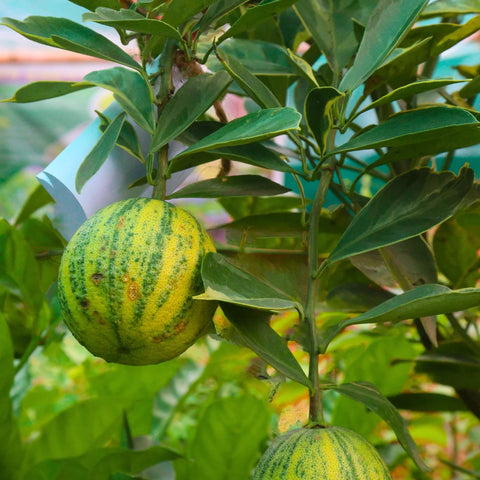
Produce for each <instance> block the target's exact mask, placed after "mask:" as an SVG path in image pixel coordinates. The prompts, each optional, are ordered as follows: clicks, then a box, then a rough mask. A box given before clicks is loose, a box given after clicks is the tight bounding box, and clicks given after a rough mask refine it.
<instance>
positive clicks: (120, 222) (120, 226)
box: [117, 215, 125, 230]
mask: <svg viewBox="0 0 480 480" xmlns="http://www.w3.org/2000/svg"><path fill="white" fill-rule="evenodd" d="M124 223H125V216H124V215H122V216H121V217H120V218H119V219H118V222H117V228H118V229H119V230H120V229H121V228H122V227H123V224H124Z"/></svg>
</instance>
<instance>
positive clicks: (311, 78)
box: [286, 49, 320, 88]
mask: <svg viewBox="0 0 480 480" xmlns="http://www.w3.org/2000/svg"><path fill="white" fill-rule="evenodd" d="M286 55H287V58H288V59H289V60H290V62H291V63H292V65H293V66H294V67H295V68H296V69H297V70H298V73H299V74H300V75H301V76H302V77H303V78H305V80H307V81H308V82H309V83H310V85H311V86H312V87H313V88H315V87H319V86H320V85H319V84H318V82H317V79H316V77H315V73H314V71H313V68H312V67H311V65H310V64H309V63H308V62H307V61H306V60H304V59H303V58H302V57H299V56H298V55H295V53H293V52H292V51H291V50H290V49H288V50H287V52H286Z"/></svg>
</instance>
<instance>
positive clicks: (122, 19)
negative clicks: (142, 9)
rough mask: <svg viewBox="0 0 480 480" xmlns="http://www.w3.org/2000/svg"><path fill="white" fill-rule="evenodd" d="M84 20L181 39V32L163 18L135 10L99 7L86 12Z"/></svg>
mask: <svg viewBox="0 0 480 480" xmlns="http://www.w3.org/2000/svg"><path fill="white" fill-rule="evenodd" d="M82 19H83V21H84V22H88V21H91V22H96V23H100V24H102V25H108V26H109V27H114V28H123V29H125V30H131V31H133V32H138V33H148V34H150V35H159V36H163V37H169V38H174V39H175V40H178V41H181V40H182V36H181V34H180V32H179V31H178V30H177V29H176V28H174V27H172V26H171V25H169V24H168V23H166V22H163V21H162V20H157V19H150V18H145V17H144V16H143V15H141V14H139V13H137V12H135V11H133V10H120V11H118V10H113V9H111V8H102V7H100V8H97V9H96V10H95V13H84V14H83V17H82Z"/></svg>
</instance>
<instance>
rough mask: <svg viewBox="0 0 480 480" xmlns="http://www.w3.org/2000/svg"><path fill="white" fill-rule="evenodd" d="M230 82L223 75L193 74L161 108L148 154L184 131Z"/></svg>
mask: <svg viewBox="0 0 480 480" xmlns="http://www.w3.org/2000/svg"><path fill="white" fill-rule="evenodd" d="M230 82H231V78H230V75H228V73H227V72H218V73H216V74H214V75H197V76H195V77H191V78H190V79H188V81H187V82H185V84H184V85H182V87H180V88H179V89H178V91H177V92H176V93H175V95H174V96H173V97H172V98H171V100H170V101H169V102H168V103H167V105H166V106H165V108H164V109H163V111H162V113H161V115H160V117H159V119H158V122H157V128H156V130H155V132H154V134H153V139H152V144H151V145H150V152H155V151H156V150H158V149H160V148H161V147H162V146H164V145H166V144H167V143H168V142H170V141H171V140H174V139H175V138H176V137H177V136H178V135H179V134H180V133H182V132H183V131H184V130H185V129H186V128H188V127H189V126H190V125H191V124H192V123H193V122H194V121H195V120H196V119H197V118H198V117H199V116H200V115H202V113H204V112H205V111H206V110H207V109H208V108H210V106H211V105H212V104H213V103H214V102H215V100H217V98H218V97H219V96H220V95H222V93H223V92H224V91H225V89H226V88H227V87H228V85H229V84H230ZM193 99H195V101H193Z"/></svg>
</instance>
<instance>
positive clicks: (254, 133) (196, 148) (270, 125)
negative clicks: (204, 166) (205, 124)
mask: <svg viewBox="0 0 480 480" xmlns="http://www.w3.org/2000/svg"><path fill="white" fill-rule="evenodd" d="M300 120H301V115H300V114H299V113H298V112H297V111H296V110H295V109H293V108H290V107H285V108H269V109H264V110H259V111H256V112H254V113H250V114H248V115H245V116H243V117H240V118H236V119H235V120H232V121H231V122H230V123H227V124H226V125H225V126H224V127H222V128H220V129H218V130H217V131H216V132H214V133H212V134H210V135H208V136H207V137H205V138H203V139H202V140H200V141H198V142H197V143H195V144H194V145H192V146H191V147H189V148H187V150H184V151H183V152H182V153H180V154H179V155H177V157H175V158H176V159H179V158H183V157H186V156H187V155H191V154H192V153H197V152H202V151H205V150H213V149H218V148H221V147H231V146H235V145H243V144H245V143H251V142H256V141H261V140H266V139H267V138H272V137H276V136H277V135H281V134H282V133H286V132H288V131H290V130H298V129H299V124H300ZM173 161H176V160H173Z"/></svg>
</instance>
